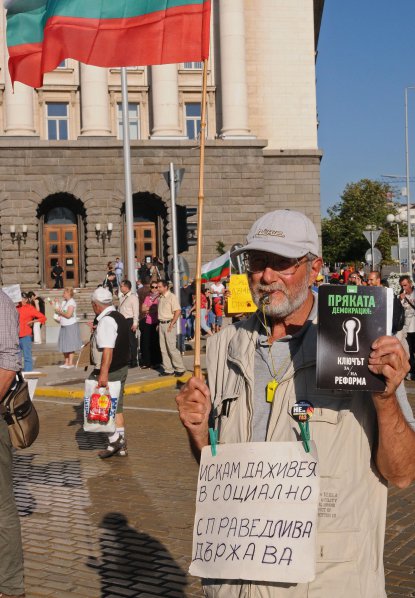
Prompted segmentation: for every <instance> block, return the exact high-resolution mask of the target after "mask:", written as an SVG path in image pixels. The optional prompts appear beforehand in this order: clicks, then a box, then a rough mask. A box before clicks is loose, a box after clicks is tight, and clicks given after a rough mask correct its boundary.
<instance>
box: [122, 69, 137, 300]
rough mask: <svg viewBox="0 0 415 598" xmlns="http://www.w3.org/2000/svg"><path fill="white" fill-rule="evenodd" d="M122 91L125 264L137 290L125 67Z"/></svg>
mask: <svg viewBox="0 0 415 598" xmlns="http://www.w3.org/2000/svg"><path fill="white" fill-rule="evenodd" d="M121 92H122V128H123V141H124V143H123V147H124V180H125V227H126V232H127V264H128V270H127V272H128V280H130V281H131V285H132V286H131V291H132V292H133V293H136V292H137V288H136V284H135V252H134V214H133V191H132V184H131V152H130V126H129V125H130V123H129V118H128V86H127V69H126V68H125V67H122V68H121Z"/></svg>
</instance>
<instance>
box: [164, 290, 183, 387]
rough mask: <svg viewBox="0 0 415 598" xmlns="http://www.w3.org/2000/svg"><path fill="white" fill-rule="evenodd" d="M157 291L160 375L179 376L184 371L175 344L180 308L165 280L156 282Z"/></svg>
mask: <svg viewBox="0 0 415 598" xmlns="http://www.w3.org/2000/svg"><path fill="white" fill-rule="evenodd" d="M158 291H159V302H158V320H159V338H160V350H161V356H162V360H163V369H164V371H163V373H161V374H160V376H173V374H174V375H175V376H176V377H180V376H182V375H183V374H184V373H185V371H186V368H185V367H184V363H183V359H182V356H181V355H180V351H179V349H178V348H177V346H176V323H177V320H178V319H179V318H180V316H181V313H182V310H181V308H180V303H179V300H178V298H177V297H176V295H174V294H173V293H172V292H171V291H170V290H169V285H168V284H167V282H166V281H165V280H160V281H159V282H158Z"/></svg>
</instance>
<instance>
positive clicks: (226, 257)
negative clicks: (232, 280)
mask: <svg viewBox="0 0 415 598" xmlns="http://www.w3.org/2000/svg"><path fill="white" fill-rule="evenodd" d="M230 273H231V258H230V253H229V251H227V252H226V253H224V254H223V255H221V256H219V257H217V258H216V259H215V260H212V261H211V262H209V263H208V264H204V266H202V276H201V280H202V282H215V281H217V280H221V279H222V278H226V277H227V276H229V274H230Z"/></svg>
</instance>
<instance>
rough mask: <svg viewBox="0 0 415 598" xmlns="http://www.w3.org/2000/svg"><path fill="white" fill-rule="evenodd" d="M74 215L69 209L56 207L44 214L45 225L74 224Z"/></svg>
mask: <svg viewBox="0 0 415 598" xmlns="http://www.w3.org/2000/svg"><path fill="white" fill-rule="evenodd" d="M76 223H77V222H76V215H75V214H74V213H73V212H72V210H70V209H69V208H65V207H63V206H58V207H56V208H52V209H50V210H49V211H48V212H47V213H46V214H45V224H76Z"/></svg>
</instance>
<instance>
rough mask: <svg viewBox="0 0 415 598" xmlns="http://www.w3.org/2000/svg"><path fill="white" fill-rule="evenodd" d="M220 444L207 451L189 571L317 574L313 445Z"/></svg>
mask: <svg viewBox="0 0 415 598" xmlns="http://www.w3.org/2000/svg"><path fill="white" fill-rule="evenodd" d="M311 446H312V451H311V452H310V453H306V452H305V451H304V449H303V445H302V443H301V442H251V443H244V444H228V445H226V444H224V445H221V444H219V445H218V446H217V455H216V456H215V457H212V454H211V449H210V447H205V448H204V449H203V451H202V460H201V463H200V470H199V479H198V486H197V497H196V515H195V525H194V531H193V553H192V563H191V565H190V568H189V573H191V575H197V576H200V577H207V578H217V579H246V580H253V581H273V582H282V583H306V582H309V581H312V580H313V579H314V577H315V540H316V525H317V524H316V521H317V507H318V501H319V486H320V483H319V482H320V480H319V473H318V462H317V458H316V454H317V453H316V448H315V445H314V444H313V443H311Z"/></svg>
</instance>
